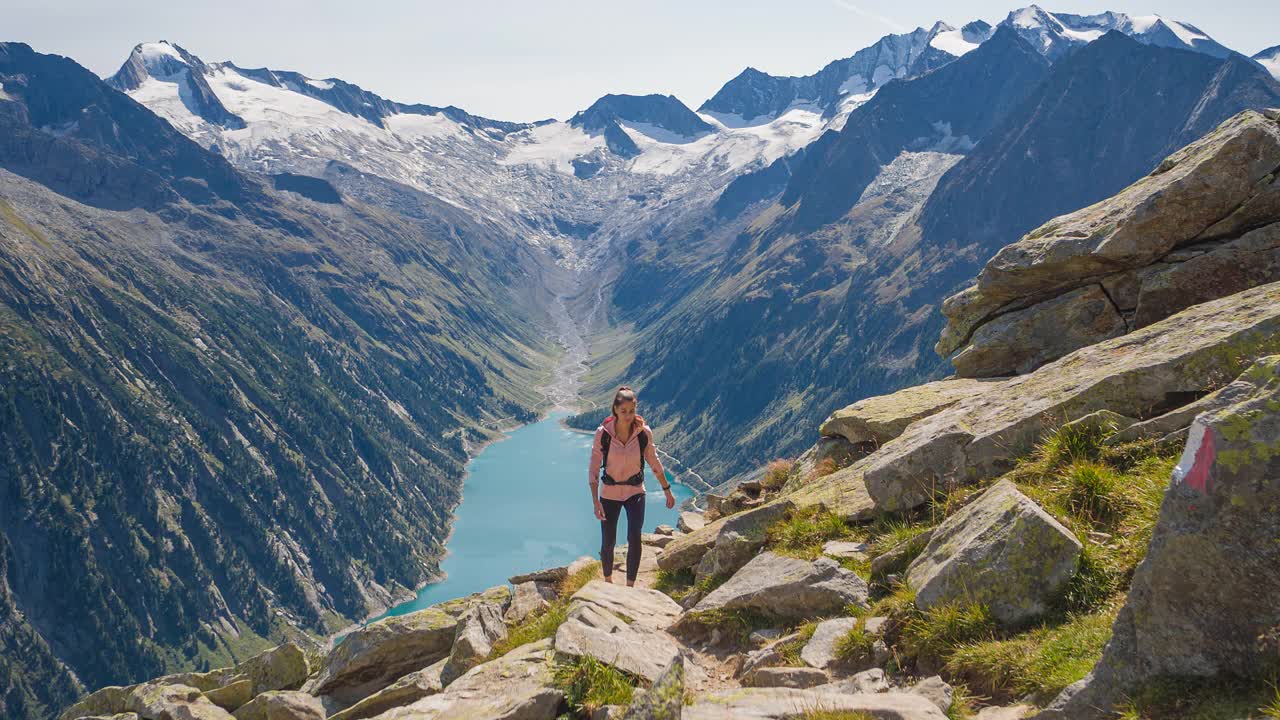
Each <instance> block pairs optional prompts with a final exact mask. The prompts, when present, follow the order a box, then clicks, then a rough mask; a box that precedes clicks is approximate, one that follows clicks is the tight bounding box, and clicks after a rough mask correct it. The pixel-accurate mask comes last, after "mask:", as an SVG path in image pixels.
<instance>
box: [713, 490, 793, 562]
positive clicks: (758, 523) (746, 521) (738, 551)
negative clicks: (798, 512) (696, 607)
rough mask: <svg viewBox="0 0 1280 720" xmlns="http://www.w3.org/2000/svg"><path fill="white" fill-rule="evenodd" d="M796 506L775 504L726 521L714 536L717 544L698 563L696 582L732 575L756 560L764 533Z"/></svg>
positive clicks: (779, 501) (789, 502)
mask: <svg viewBox="0 0 1280 720" xmlns="http://www.w3.org/2000/svg"><path fill="white" fill-rule="evenodd" d="M794 507H795V506H794V505H793V504H792V503H791V501H790V500H785V499H783V500H778V501H775V502H772V503H769V504H768V505H763V506H761V507H758V508H754V509H752V510H747V511H744V512H741V513H738V514H737V515H733V516H731V517H728V518H726V519H725V523H724V525H722V526H721V527H720V531H719V532H718V533H717V534H716V542H715V544H714V545H712V546H711V547H710V548H709V549H708V550H707V552H706V554H705V555H703V556H702V559H701V560H700V561H699V562H698V569H697V572H696V578H697V580H698V581H700V582H701V581H703V580H707V579H710V578H713V577H721V576H725V575H731V574H733V573H734V572H736V571H737V570H738V568H740V567H742V566H743V565H745V564H747V561H748V560H750V559H751V558H753V557H755V555H756V552H757V551H759V550H760V548H761V547H763V546H764V540H765V531H766V530H768V529H769V526H771V525H773V524H774V523H776V522H778V521H779V520H781V519H783V518H784V517H786V515H787V514H788V513H789V512H791V510H792V509H793V508H794Z"/></svg>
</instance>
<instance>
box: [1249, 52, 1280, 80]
mask: <svg viewBox="0 0 1280 720" xmlns="http://www.w3.org/2000/svg"><path fill="white" fill-rule="evenodd" d="M1253 59H1254V60H1256V61H1257V62H1258V64H1259V65H1261V66H1262V67H1264V68H1266V69H1267V72H1269V73H1271V76H1272V77H1274V78H1275V79H1277V80H1280V45H1276V46H1275V47H1269V48H1267V49H1266V50H1263V51H1262V52H1260V53H1258V54H1257V55H1254V56H1253Z"/></svg>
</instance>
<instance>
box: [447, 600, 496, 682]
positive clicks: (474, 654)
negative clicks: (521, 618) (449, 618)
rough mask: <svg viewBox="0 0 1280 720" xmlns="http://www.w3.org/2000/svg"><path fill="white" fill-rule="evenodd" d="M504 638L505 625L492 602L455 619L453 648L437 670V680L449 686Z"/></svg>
mask: <svg viewBox="0 0 1280 720" xmlns="http://www.w3.org/2000/svg"><path fill="white" fill-rule="evenodd" d="M506 637H507V625H506V623H504V622H503V621H502V609H501V608H499V607H498V606H497V605H494V604H493V603H480V604H479V605H475V606H474V607H472V608H471V609H470V610H468V611H467V612H466V613H464V614H463V615H462V617H461V618H459V619H458V629H457V630H456V631H455V632H454V635H453V647H452V648H451V649H450V650H449V659H448V661H446V662H445V665H444V668H443V669H442V670H441V671H440V681H441V682H442V683H444V684H445V685H448V684H449V683H451V682H453V681H454V680H456V679H457V678H459V677H461V676H462V674H463V673H465V672H466V671H468V670H470V669H471V668H473V667H475V666H476V665H479V664H480V663H481V662H483V661H484V659H485V658H487V657H489V653H491V652H493V646H494V644H495V643H497V642H498V641H500V640H502V639H504V638H506Z"/></svg>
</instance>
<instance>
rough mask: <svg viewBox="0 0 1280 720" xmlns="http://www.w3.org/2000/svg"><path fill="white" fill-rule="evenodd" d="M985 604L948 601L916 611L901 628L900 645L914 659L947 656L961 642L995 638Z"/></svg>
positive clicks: (992, 622) (994, 627)
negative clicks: (922, 610) (944, 603)
mask: <svg viewBox="0 0 1280 720" xmlns="http://www.w3.org/2000/svg"><path fill="white" fill-rule="evenodd" d="M995 632H996V623H995V620H993V619H992V618H991V613H990V612H989V611H988V610H987V606H986V605H979V604H960V603H949V604H946V605H939V606H937V607H933V608H930V609H928V610H926V611H924V612H918V613H916V614H915V615H913V616H912V617H911V618H910V619H908V620H907V622H906V624H905V625H904V626H903V628H902V635H901V641H902V647H903V649H904V650H905V651H906V652H907V654H908V655H909V656H911V657H914V658H939V659H946V658H947V657H948V656H950V655H951V653H952V651H953V650H955V649H956V648H957V647H959V646H960V645H962V644H964V643H969V642H975V641H978V640H986V639H990V638H993V637H995Z"/></svg>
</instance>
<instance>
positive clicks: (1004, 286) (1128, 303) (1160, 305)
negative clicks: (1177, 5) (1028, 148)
mask: <svg viewBox="0 0 1280 720" xmlns="http://www.w3.org/2000/svg"><path fill="white" fill-rule="evenodd" d="M1278 162H1280V123H1277V122H1276V121H1275V120H1274V119H1271V118H1268V117H1266V116H1265V115H1263V114H1259V113H1255V112H1251V111H1246V112H1244V113H1241V114H1239V115H1236V116H1235V117H1233V118H1231V119H1229V120H1227V121H1226V122H1225V123H1223V124H1222V125H1221V126H1219V127H1218V128H1217V129H1216V130H1215V131H1214V132H1212V133H1210V134H1208V135H1206V136H1205V137H1204V138H1201V139H1200V140H1198V141H1196V142H1194V143H1192V144H1190V145H1188V146H1187V147H1185V148H1183V149H1182V150H1180V151H1178V152H1177V153H1175V154H1174V155H1172V156H1170V157H1169V158H1168V159H1166V160H1165V161H1164V162H1163V163H1162V164H1161V166H1160V168H1158V169H1157V170H1156V171H1155V172H1153V173H1151V174H1150V175H1149V176H1147V177H1145V178H1143V179H1141V180H1139V181H1138V182H1136V183H1134V184H1133V185H1131V186H1129V187H1128V188H1126V189H1124V190H1123V191H1121V192H1120V193H1118V194H1116V195H1115V196H1113V197H1111V198H1109V199H1107V200H1104V201H1102V202H1100V203H1097V204H1095V205H1091V206H1089V207H1087V208H1083V209H1081V210H1077V211H1075V212H1073V213H1069V214H1067V215H1063V216H1061V217H1058V218H1055V219H1053V220H1051V221H1049V222H1047V223H1045V224H1044V225H1042V226H1041V227H1040V228H1037V229H1036V230H1034V231H1032V232H1031V233H1029V234H1028V235H1027V236H1025V237H1023V238H1022V239H1021V240H1019V241H1018V242H1016V243H1013V244H1011V245H1008V246H1006V247H1005V248H1004V249H1002V250H1001V251H1000V252H998V253H997V254H996V256H995V257H994V258H992V260H991V261H990V262H988V263H987V265H986V267H985V268H983V270H982V272H981V273H980V274H979V277H978V282H977V284H976V285H975V286H974V287H971V288H968V289H967V290H965V291H963V292H961V293H959V294H957V295H954V296H952V297H951V298H949V299H948V300H947V301H946V302H944V303H943V314H944V315H946V316H947V318H948V325H947V328H946V329H945V330H944V331H943V333H942V338H941V340H940V341H939V343H938V345H937V348H936V349H937V350H938V352H939V353H942V354H943V355H944V356H946V355H950V354H951V353H953V352H955V351H956V350H957V349H959V348H961V346H965V347H964V349H963V350H961V351H960V353H959V354H958V355H956V356H955V357H954V359H953V364H954V365H955V367H956V371H957V373H958V374H959V375H961V376H964V377H981V376H996V375H1008V374H1011V373H1013V372H1021V373H1025V372H1029V371H1030V370H1032V369H1034V368H1036V367H1038V366H1039V365H1041V364H1043V363H1045V362H1048V361H1050V360H1053V359H1055V358H1058V357H1062V356H1064V355H1066V354H1067V353H1069V352H1071V351H1073V350H1075V349H1077V348H1081V347H1085V346H1087V345H1090V344H1093V343H1096V342H1098V341H1099V340H1101V339H1103V338H1105V337H1108V336H1115V335H1120V334H1123V333H1125V332H1129V331H1132V330H1134V329H1137V328H1142V327H1145V326H1147V325H1150V324H1152V323H1155V322H1157V321H1160V320H1163V319H1164V318H1167V317H1169V316H1170V315H1172V314H1174V313H1176V312H1179V311H1181V310H1183V309H1185V308H1188V307H1191V306H1193V305H1195V304H1198V303H1203V302H1208V301H1210V300H1214V299H1217V298H1221V297H1225V296H1228V295H1231V294H1233V293H1236V292H1240V291H1243V290H1245V289H1247V288H1251V287H1256V286H1259V285H1262V284H1265V283H1271V282H1275V281H1277V280H1280V178H1278V177H1277V174H1276V173H1275V168H1276V167H1277V164H1278Z"/></svg>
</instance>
